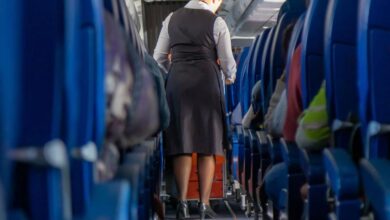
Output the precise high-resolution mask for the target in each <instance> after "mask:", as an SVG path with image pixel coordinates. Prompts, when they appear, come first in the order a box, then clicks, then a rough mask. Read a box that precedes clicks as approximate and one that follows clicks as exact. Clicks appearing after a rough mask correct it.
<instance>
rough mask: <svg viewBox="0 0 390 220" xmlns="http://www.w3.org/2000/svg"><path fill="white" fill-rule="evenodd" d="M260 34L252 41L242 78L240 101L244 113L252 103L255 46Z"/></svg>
mask: <svg viewBox="0 0 390 220" xmlns="http://www.w3.org/2000/svg"><path fill="white" fill-rule="evenodd" d="M259 39H260V35H259V36H257V37H256V40H255V41H254V42H253V43H252V46H251V47H250V50H249V54H248V57H247V58H246V60H245V67H244V69H243V71H242V74H241V78H240V88H241V93H240V101H241V108H242V112H243V114H245V113H246V112H247V111H248V109H249V105H250V100H251V90H252V87H251V83H252V82H251V80H250V79H251V75H252V73H253V72H254V71H253V66H254V64H253V63H254V58H253V57H254V56H255V48H256V46H257V43H258V42H259Z"/></svg>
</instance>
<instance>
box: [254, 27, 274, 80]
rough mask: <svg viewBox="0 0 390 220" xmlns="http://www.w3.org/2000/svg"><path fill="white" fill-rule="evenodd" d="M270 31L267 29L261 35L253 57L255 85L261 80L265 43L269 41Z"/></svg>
mask: <svg viewBox="0 0 390 220" xmlns="http://www.w3.org/2000/svg"><path fill="white" fill-rule="evenodd" d="M270 30H271V29H269V28H267V29H265V30H264V31H263V32H262V33H261V35H260V39H259V42H258V44H257V45H256V48H255V52H254V54H255V56H253V65H254V66H253V71H254V73H253V74H252V77H253V78H252V82H254V84H255V83H256V82H257V81H259V80H261V66H262V61H263V55H264V53H263V51H264V48H265V43H266V41H267V38H268V35H269V33H270ZM254 84H253V85H254Z"/></svg>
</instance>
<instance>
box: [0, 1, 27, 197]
mask: <svg viewBox="0 0 390 220" xmlns="http://www.w3.org/2000/svg"><path fill="white" fill-rule="evenodd" d="M21 14H22V8H21V7H20V2H18V1H11V2H6V1H1V2H0V29H1V30H3V31H2V32H3V33H2V34H0V48H2V50H0V182H2V183H3V189H4V191H3V192H4V194H3V196H4V197H3V198H2V199H4V203H8V202H7V201H9V197H8V196H7V192H10V191H11V188H10V187H11V186H12V185H11V184H10V176H11V167H10V166H9V165H10V161H9V160H7V159H6V157H5V156H6V155H7V153H6V152H7V151H8V149H10V148H11V147H13V146H15V145H16V137H17V131H18V128H17V126H18V125H19V122H18V120H19V117H18V111H19V106H20V101H21V99H20V96H19V95H20V93H19V91H20V88H19V86H20V77H21V69H20V67H21V63H20V57H21V56H22V47H21V44H20V39H21V37H22V28H21V22H22V19H21ZM9 103H12V105H10V104H9ZM0 199H1V198H0Z"/></svg>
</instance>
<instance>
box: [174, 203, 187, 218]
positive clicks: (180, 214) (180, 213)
mask: <svg viewBox="0 0 390 220" xmlns="http://www.w3.org/2000/svg"><path fill="white" fill-rule="evenodd" d="M187 218H190V212H189V210H188V205H187V202H186V201H179V204H178V205H177V209H176V219H187Z"/></svg>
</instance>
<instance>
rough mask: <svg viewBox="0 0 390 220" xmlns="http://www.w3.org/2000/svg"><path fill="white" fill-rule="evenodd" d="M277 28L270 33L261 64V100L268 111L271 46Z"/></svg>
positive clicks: (264, 108) (264, 110)
mask: <svg viewBox="0 0 390 220" xmlns="http://www.w3.org/2000/svg"><path fill="white" fill-rule="evenodd" d="M274 32H275V28H274V27H273V28H271V30H270V33H269V34H268V37H267V40H266V42H265V45H264V50H263V57H262V59H263V60H262V65H261V84H262V86H261V101H262V102H263V104H262V106H263V112H266V111H267V109H268V104H269V103H268V102H267V101H266V100H268V97H270V94H269V89H268V87H269V82H270V65H269V63H270V60H271V47H272V40H273V36H274Z"/></svg>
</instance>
